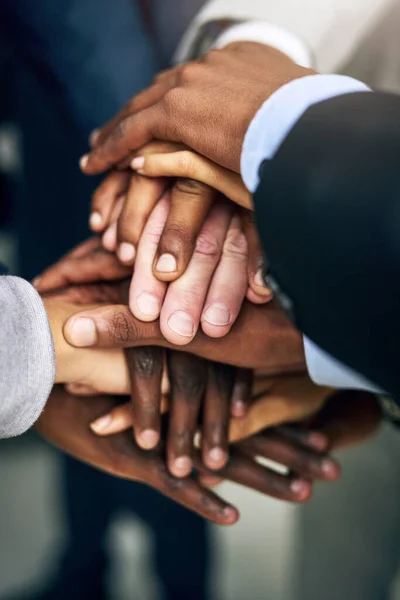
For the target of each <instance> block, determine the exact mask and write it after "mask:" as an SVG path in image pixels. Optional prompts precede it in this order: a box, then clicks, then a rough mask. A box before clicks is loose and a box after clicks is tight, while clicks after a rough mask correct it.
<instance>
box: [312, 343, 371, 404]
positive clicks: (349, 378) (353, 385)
mask: <svg viewBox="0 0 400 600" xmlns="http://www.w3.org/2000/svg"><path fill="white" fill-rule="evenodd" d="M303 341H304V352H305V355H306V363H307V369H308V374H309V375H310V377H311V379H312V380H313V381H314V383H317V384H318V385H326V386H329V387H334V388H342V389H348V390H367V391H369V392H373V393H374V394H383V391H382V390H380V389H379V388H377V387H376V386H375V385H374V384H373V383H371V382H370V381H368V380H367V379H365V377H363V376H362V375H359V374H358V373H356V371H353V370H352V369H350V368H349V367H346V366H345V365H344V364H343V363H341V362H340V361H338V360H336V358H333V357H332V356H330V355H329V354H327V352H325V351H324V350H321V348H319V347H318V346H316V345H315V344H314V342H312V341H311V340H310V339H308V338H307V337H306V336H304V338H303Z"/></svg>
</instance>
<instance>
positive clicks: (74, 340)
mask: <svg viewBox="0 0 400 600" xmlns="http://www.w3.org/2000/svg"><path fill="white" fill-rule="evenodd" d="M64 336H65V339H66V341H67V342H68V343H69V344H71V346H75V347H78V348H86V347H93V346H96V347H98V348H128V347H134V346H140V345H159V346H163V345H166V340H165V339H164V337H163V336H162V334H161V332H160V327H159V323H158V321H154V322H152V323H144V322H143V321H139V320H138V319H136V317H134V316H133V315H132V313H131V311H130V310H129V307H128V306H124V305H110V306H100V307H98V308H95V309H92V310H86V311H82V312H79V313H76V314H75V315H73V316H72V317H70V318H69V319H68V321H67V322H66V323H65V325H64Z"/></svg>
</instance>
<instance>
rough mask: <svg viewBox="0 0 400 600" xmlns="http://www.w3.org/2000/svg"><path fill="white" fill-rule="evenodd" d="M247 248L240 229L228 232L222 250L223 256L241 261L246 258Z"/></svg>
mask: <svg viewBox="0 0 400 600" xmlns="http://www.w3.org/2000/svg"><path fill="white" fill-rule="evenodd" d="M247 248H248V247H247V241H246V237H245V235H244V234H243V232H242V231H240V229H233V230H231V231H229V232H228V235H227V236H226V240H225V243H224V248H223V253H224V255H226V256H231V257H235V258H238V259H241V260H243V259H245V258H247Z"/></svg>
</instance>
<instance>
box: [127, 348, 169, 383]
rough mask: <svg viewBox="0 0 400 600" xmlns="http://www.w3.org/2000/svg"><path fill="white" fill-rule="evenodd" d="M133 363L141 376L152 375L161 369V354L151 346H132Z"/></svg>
mask: <svg viewBox="0 0 400 600" xmlns="http://www.w3.org/2000/svg"><path fill="white" fill-rule="evenodd" d="M131 350H132V358H133V365H134V367H135V370H136V373H138V374H139V375H141V376H142V377H152V376H153V375H154V374H155V373H160V372H161V370H162V354H161V352H159V350H158V349H156V348H153V347H152V346H143V347H141V348H132V349H131Z"/></svg>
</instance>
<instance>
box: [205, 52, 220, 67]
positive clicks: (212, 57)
mask: <svg viewBox="0 0 400 600" xmlns="http://www.w3.org/2000/svg"><path fill="white" fill-rule="evenodd" d="M220 57H221V50H220V49H218V48H212V49H211V50H209V51H208V52H207V53H206V54H205V55H204V62H207V63H215V62H219V61H220Z"/></svg>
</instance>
